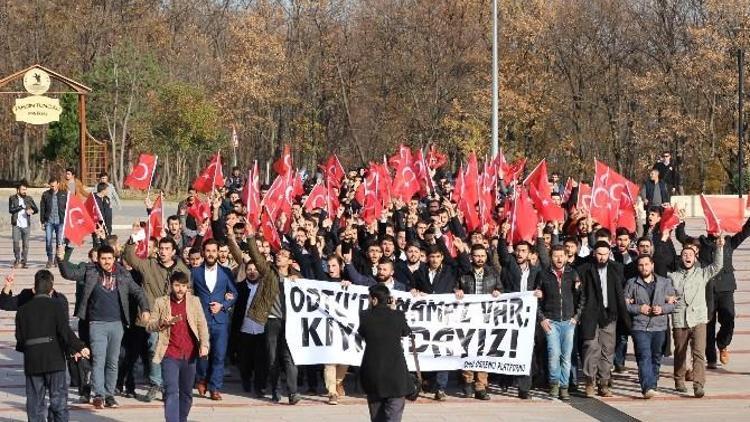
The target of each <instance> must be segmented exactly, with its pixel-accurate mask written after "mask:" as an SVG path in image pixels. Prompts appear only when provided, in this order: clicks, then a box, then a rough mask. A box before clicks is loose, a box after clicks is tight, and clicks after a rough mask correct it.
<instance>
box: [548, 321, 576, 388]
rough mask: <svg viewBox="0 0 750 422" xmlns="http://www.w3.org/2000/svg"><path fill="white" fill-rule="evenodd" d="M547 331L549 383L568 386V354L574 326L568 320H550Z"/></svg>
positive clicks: (571, 346) (570, 351) (563, 386)
mask: <svg viewBox="0 0 750 422" xmlns="http://www.w3.org/2000/svg"><path fill="white" fill-rule="evenodd" d="M550 326H551V330H550V332H549V333H547V356H548V358H549V383H550V385H555V384H558V385H559V386H560V387H562V388H567V387H568V380H569V377H570V354H571V353H572V352H573V337H574V334H575V329H576V326H575V325H574V324H571V323H570V321H551V324H550Z"/></svg>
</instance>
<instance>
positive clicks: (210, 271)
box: [205, 264, 219, 293]
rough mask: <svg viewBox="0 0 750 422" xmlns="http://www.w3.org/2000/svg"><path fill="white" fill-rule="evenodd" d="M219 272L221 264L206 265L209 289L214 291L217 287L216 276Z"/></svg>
mask: <svg viewBox="0 0 750 422" xmlns="http://www.w3.org/2000/svg"><path fill="white" fill-rule="evenodd" d="M218 273H219V265H218V264H217V265H214V266H213V267H209V266H206V272H205V278H206V287H208V291H209V292H211V293H213V292H214V289H215V288H216V276H217V275H218Z"/></svg>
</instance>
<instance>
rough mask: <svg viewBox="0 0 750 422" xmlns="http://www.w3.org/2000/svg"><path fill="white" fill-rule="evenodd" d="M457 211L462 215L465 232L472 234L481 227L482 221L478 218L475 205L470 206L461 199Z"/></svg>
mask: <svg viewBox="0 0 750 422" xmlns="http://www.w3.org/2000/svg"><path fill="white" fill-rule="evenodd" d="M458 210H459V211H461V213H462V214H463V215H464V224H465V225H466V230H468V231H469V232H473V231H475V230H478V229H480V228H481V227H482V220H481V218H480V217H479V213H478V212H477V207H476V205H471V204H469V203H468V202H467V201H466V200H464V199H461V200H459V201H458Z"/></svg>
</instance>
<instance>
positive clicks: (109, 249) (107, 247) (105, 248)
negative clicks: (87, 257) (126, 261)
mask: <svg viewBox="0 0 750 422" xmlns="http://www.w3.org/2000/svg"><path fill="white" fill-rule="evenodd" d="M106 253H108V254H110V255H112V256H114V255H115V248H113V247H112V246H110V245H102V246H99V249H97V250H96V254H97V257H100V256H102V255H103V254H106Z"/></svg>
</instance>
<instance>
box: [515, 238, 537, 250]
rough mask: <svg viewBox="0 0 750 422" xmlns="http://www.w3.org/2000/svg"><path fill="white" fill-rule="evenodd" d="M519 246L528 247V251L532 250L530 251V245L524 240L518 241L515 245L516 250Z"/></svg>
mask: <svg viewBox="0 0 750 422" xmlns="http://www.w3.org/2000/svg"><path fill="white" fill-rule="evenodd" d="M519 246H526V247H528V248H529V250H532V249H533V248H532V247H531V243H529V242H527V241H525V240H522V241H520V242H518V243H516V248H518V247H519Z"/></svg>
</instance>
